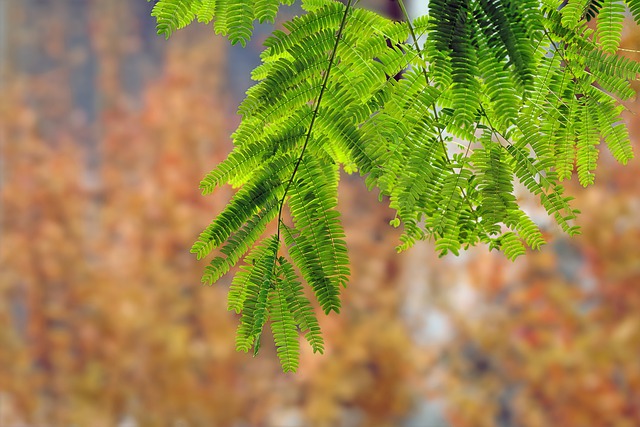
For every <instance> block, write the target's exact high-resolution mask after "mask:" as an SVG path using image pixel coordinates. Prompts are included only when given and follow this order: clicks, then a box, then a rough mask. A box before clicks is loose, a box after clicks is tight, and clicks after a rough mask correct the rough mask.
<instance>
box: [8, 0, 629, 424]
mask: <svg viewBox="0 0 640 427" xmlns="http://www.w3.org/2000/svg"><path fill="white" fill-rule="evenodd" d="M361 4H362V5H363V6H366V7H372V8H377V9H378V10H380V11H383V12H388V13H392V14H393V13H395V12H394V9H393V7H392V6H393V4H392V3H391V2H390V1H389V0H379V1H374V0H369V1H362V2H361ZM419 6H420V4H417V3H416V2H414V7H419ZM150 8H151V4H149V3H147V2H145V1H144V0H136V1H131V0H108V1H105V0H56V1H46V0H0V67H1V69H0V73H1V74H0V77H1V78H0V130H1V133H0V203H1V204H0V427H27V426H29V427H45V426H47V427H48V426H52V427H53V426H56V427H57V426H64V427H66V426H69V427H72V426H77V427H84V426H88V427H111V426H113V427H146V426H150V427H155V426H167V427H191V426H194V427H196V426H203V427H209V426H214V427H215V426H221V427H307V426H309V427H334V426H336V427H356V426H363V427H387V426H389V427H391V426H394V427H395V426H400V427H548V426H561V427H637V426H640V252H639V249H640V215H639V214H638V212H640V179H639V177H640V174H639V172H640V163H639V161H638V160H634V161H632V162H631V163H630V164H629V165H627V166H626V167H622V166H620V165H617V164H615V162H614V161H613V160H612V158H611V156H610V155H609V154H608V153H607V152H606V150H603V154H602V156H601V159H600V162H599V163H600V164H599V170H598V173H597V179H596V184H595V185H594V186H593V187H591V188H588V189H582V188H580V187H579V186H578V185H576V184H575V183H574V182H570V183H568V187H569V191H570V193H572V194H573V195H575V197H576V200H575V205H576V206H577V207H579V208H580V209H581V210H582V212H583V213H582V216H581V217H580V219H579V224H580V225H581V226H582V229H583V234H582V235H581V236H580V237H577V238H568V237H567V236H564V235H562V234H561V233H558V231H557V230H556V228H555V227H553V225H552V223H551V222H549V221H548V219H547V218H546V216H545V215H544V212H541V211H540V209H539V208H538V207H537V206H536V204H535V202H533V201H528V200H526V198H525V197H524V196H523V202H524V203H527V206H528V210H529V212H531V214H532V215H533V216H534V217H535V219H536V220H537V221H538V222H539V223H541V224H543V226H544V227H545V230H546V232H547V234H548V237H549V241H550V243H549V244H548V245H546V246H545V247H544V248H543V249H542V250H540V251H539V252H531V253H529V254H527V255H526V256H525V257H521V258H520V259H518V260H517V261H516V262H514V263H511V262H509V261H507V260H506V259H505V258H504V257H503V256H501V255H500V254H496V253H490V252H488V250H487V249H486V248H483V247H480V248H475V249H473V250H470V251H468V252H466V253H464V254H463V255H461V256H460V257H458V258H456V257H445V258H442V259H438V258H437V257H436V256H435V254H434V251H433V248H432V247H431V245H430V244H428V243H422V244H419V245H417V246H416V247H415V248H413V249H412V250H410V251H408V252H406V253H402V254H397V253H396V252H395V249H394V248H395V246H396V243H397V241H398V240H397V239H398V232H397V230H395V229H393V228H392V227H390V226H389V225H388V221H389V220H390V219H391V218H392V215H393V214H392V213H391V212H390V211H389V209H388V208H386V207H385V205H384V203H379V202H378V201H377V195H376V194H375V193H373V192H368V191H367V190H366V188H365V186H364V184H363V182H362V179H361V178H359V177H358V176H347V175H345V176H344V179H343V181H342V183H341V189H340V205H341V206H340V207H341V209H342V212H343V219H344V224H345V227H346V232H347V239H348V245H349V248H350V254H351V261H352V279H351V282H350V285H349V287H348V288H347V289H346V290H345V291H344V294H343V306H344V309H343V311H342V314H340V315H335V314H332V315H330V316H328V317H327V316H324V315H321V316H320V321H321V326H322V328H323V332H324V336H325V340H326V347H327V351H326V354H325V355H314V354H312V353H311V351H310V350H309V349H307V348H306V347H304V350H303V354H302V356H301V367H300V370H299V373H297V374H295V375H292V374H283V373H281V371H280V367H279V364H278V361H277V358H276V356H275V352H274V349H273V346H272V345H271V346H270V345H269V344H268V343H269V341H270V340H269V339H268V338H265V339H264V340H263V342H264V345H263V348H262V350H261V353H260V355H259V356H258V357H256V358H253V357H252V356H251V355H248V354H244V353H236V352H235V350H234V334H235V328H236V322H237V318H236V315H235V314H233V313H229V312H227V311H226V308H225V307H226V291H227V287H228V285H229V282H230V279H229V277H226V278H224V279H222V280H221V281H220V282H219V283H218V284H216V285H215V286H213V287H205V286H202V285H200V280H199V279H200V274H201V272H202V271H203V268H204V266H205V263H204V262H196V260H195V259H194V257H193V256H192V255H191V254H189V248H190V245H191V243H192V242H193V240H194V239H195V238H196V237H197V235H198V233H199V232H200V231H201V229H202V228H204V227H205V226H206V224H208V222H209V221H210V220H211V218H212V217H213V216H214V215H215V214H216V213H217V212H219V211H220V210H221V209H222V207H223V206H224V204H225V201H226V200H228V198H229V197H230V195H231V190H230V189H229V188H225V189H223V190H221V191H218V192H217V193H216V194H215V195H214V196H212V197H202V196H201V195H200V194H199V192H198V188H197V187H198V183H199V181H200V179H201V177H202V176H203V175H204V174H205V173H206V172H207V171H208V170H210V169H211V168H212V167H213V166H214V165H215V164H216V163H217V162H219V161H221V160H222V159H223V158H224V157H225V156H226V154H227V153H228V152H229V150H230V148H231V145H230V139H229V135H230V133H231V132H232V131H233V130H234V128H235V126H236V125H237V123H238V120H239V118H238V116H237V115H236V114H235V111H236V108H237V105H238V104H239V102H240V100H241V99H242V95H243V93H244V91H245V90H246V88H247V87H248V86H249V85H250V84H251V82H250V80H249V72H250V69H251V68H252V67H253V66H255V65H256V64H257V61H258V54H259V52H260V50H261V42H262V41H263V40H264V38H265V37H266V36H267V35H268V33H269V31H270V30H271V28H270V27H268V26H264V27H260V28H259V29H258V30H257V35H256V36H255V37H254V39H253V41H252V42H251V43H250V45H249V47H248V48H247V49H244V50H243V49H240V48H236V47H231V46H229V45H228V43H227V41H226V40H224V39H222V38H219V37H216V36H214V34H213V31H212V30H211V28H209V27H206V26H201V25H193V26H192V27H190V28H188V29H186V30H181V31H180V32H178V33H177V34H176V35H174V36H173V37H172V38H171V39H170V40H169V41H165V40H164V39H161V38H159V37H157V36H156V35H155V30H154V24H155V23H154V21H153V19H152V18H150V16H149V13H150ZM295 13H296V10H295V9H294V8H288V9H286V10H285V13H284V15H283V16H284V17H286V16H287V15H289V16H291V15H292V14H295ZM623 45H624V47H625V48H626V49H632V50H633V49H640V30H638V28H637V27H636V26H635V25H633V24H631V23H629V25H627V26H626V28H625V34H624V42H623ZM624 54H626V55H629V56H631V57H635V58H636V59H638V58H640V56H638V55H636V54H634V53H633V52H624ZM628 107H629V108H630V110H631V111H632V112H633V111H640V109H639V108H638V105H637V104H636V103H629V104H628ZM625 117H626V119H627V122H628V124H629V126H630V129H631V132H632V136H633V140H634V144H635V145H636V153H638V148H637V145H638V143H637V138H638V135H640V118H638V116H637V115H635V114H633V113H629V114H627V115H626V116H625ZM267 333H268V332H267Z"/></svg>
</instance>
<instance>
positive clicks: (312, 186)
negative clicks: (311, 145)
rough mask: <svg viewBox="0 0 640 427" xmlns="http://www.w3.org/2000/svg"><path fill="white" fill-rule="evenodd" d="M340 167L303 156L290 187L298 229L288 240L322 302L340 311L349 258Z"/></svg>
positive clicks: (288, 234) (288, 233) (289, 232)
mask: <svg viewBox="0 0 640 427" xmlns="http://www.w3.org/2000/svg"><path fill="white" fill-rule="evenodd" d="M337 183H338V169H337V167H335V166H334V165H332V164H331V163H328V162H324V163H321V162H320V161H319V160H318V159H316V158H315V157H304V158H303V159H302V162H301V163H300V166H299V169H298V174H297V176H296V178H295V179H294V181H293V183H292V185H291V189H290V191H289V194H290V199H289V203H288V204H289V208H290V211H291V216H292V218H293V222H294V224H295V230H294V229H291V228H287V229H286V233H285V241H286V242H287V246H288V249H289V253H290V254H291V257H292V258H293V260H294V261H295V262H296V264H297V265H298V267H299V268H300V271H301V273H302V276H303V277H304V279H305V280H306V281H307V283H309V285H311V287H312V288H313V290H314V292H315V294H316V297H317V298H318V302H319V303H320V306H321V307H322V309H323V310H324V311H325V313H329V312H330V311H332V310H333V311H336V312H339V311H340V299H339V294H340V288H341V287H343V286H346V284H347V280H348V276H349V268H348V264H349V260H348V258H347V247H346V243H345V241H344V231H343V230H342V225H341V224H340V220H339V214H338V212H337V211H336V210H335V207H336V206H337Z"/></svg>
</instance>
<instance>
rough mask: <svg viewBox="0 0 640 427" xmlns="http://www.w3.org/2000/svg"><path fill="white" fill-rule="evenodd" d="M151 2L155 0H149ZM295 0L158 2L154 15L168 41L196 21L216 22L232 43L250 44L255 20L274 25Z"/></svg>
mask: <svg viewBox="0 0 640 427" xmlns="http://www.w3.org/2000/svg"><path fill="white" fill-rule="evenodd" d="M147 1H151V0H147ZM293 2H294V0H254V1H246V0H157V1H156V4H155V5H154V7H153V11H152V12H151V15H152V16H155V17H156V19H157V21H158V25H157V30H158V34H162V35H164V36H165V37H166V38H169V36H170V35H171V34H172V33H173V32H174V31H176V30H178V29H180V28H184V27H186V26H187V25H189V24H190V23H191V22H193V21H194V20H197V21H198V22H202V23H205V24H208V23H210V22H211V21H214V28H215V31H216V33H217V34H222V35H225V36H227V37H229V40H230V41H231V43H233V44H235V43H240V44H241V45H242V46H245V45H246V44H247V41H248V40H249V39H250V38H251V34H252V32H253V23H254V21H259V22H274V20H275V17H276V14H277V13H278V7H279V6H280V5H281V4H286V5H291V4H293Z"/></svg>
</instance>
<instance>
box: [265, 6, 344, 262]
mask: <svg viewBox="0 0 640 427" xmlns="http://www.w3.org/2000/svg"><path fill="white" fill-rule="evenodd" d="M352 3H353V0H349V1H348V2H347V6H346V7H345V9H344V15H342V21H341V22H340V28H338V32H337V34H336V42H335V44H334V45H333V50H332V51H331V56H330V57H329V66H328V67H327V72H326V73H325V75H324V79H323V81H322V87H321V88H320V94H319V95H318V100H317V101H316V106H315V108H314V110H313V115H312V116H311V123H310V124H309V131H308V132H307V136H306V138H305V141H304V144H303V145H302V151H301V152H300V157H298V161H297V162H296V165H295V167H294V168H293V172H292V173H291V177H290V178H289V182H288V183H287V186H286V187H285V189H284V194H283V195H282V199H281V200H280V209H279V210H278V231H277V240H278V241H280V227H281V225H282V224H283V221H282V209H283V208H284V201H285V199H286V198H287V193H288V192H289V188H290V187H291V183H292V182H293V179H294V178H295V176H296V173H297V172H298V168H299V167H300V163H301V162H302V157H303V156H304V153H305V151H306V150H307V146H308V145H309V140H310V139H311V132H312V131H313V125H314V124H315V122H316V118H317V117H318V111H319V110H320V103H321V102H322V96H323V95H324V91H325V89H326V88H327V84H328V82H329V75H330V74H331V69H332V68H333V61H334V60H335V58H336V52H337V51H338V44H339V43H340V39H341V38H342V32H343V30H344V27H345V25H346V24H347V16H348V15H349V10H350V9H351V6H352ZM274 267H275V265H274Z"/></svg>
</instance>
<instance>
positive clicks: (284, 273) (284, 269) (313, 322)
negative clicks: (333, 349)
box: [278, 257, 324, 353]
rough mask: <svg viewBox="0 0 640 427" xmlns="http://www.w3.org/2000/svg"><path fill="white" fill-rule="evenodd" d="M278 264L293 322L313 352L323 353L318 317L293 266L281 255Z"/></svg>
mask: <svg viewBox="0 0 640 427" xmlns="http://www.w3.org/2000/svg"><path fill="white" fill-rule="evenodd" d="M278 265H279V268H280V277H282V284H283V287H284V289H285V294H286V298H287V304H288V307H289V309H290V310H291V313H292V314H293V318H294V320H295V323H296V324H297V325H298V327H299V328H300V331H302V333H304V337H305V339H306V340H307V341H308V342H309V344H310V345H311V348H312V349H313V352H314V353H316V352H318V353H323V352H324V340H323V339H322V334H321V332H320V325H319V324H318V319H317V318H316V314H315V313H314V311H313V307H311V303H310V302H309V300H308V299H307V297H306V296H305V295H304V292H303V289H302V285H301V284H300V281H299V280H298V276H297V275H296V273H295V271H294V270H293V266H292V265H291V264H290V263H289V261H287V260H286V258H283V257H280V258H279V260H278Z"/></svg>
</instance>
